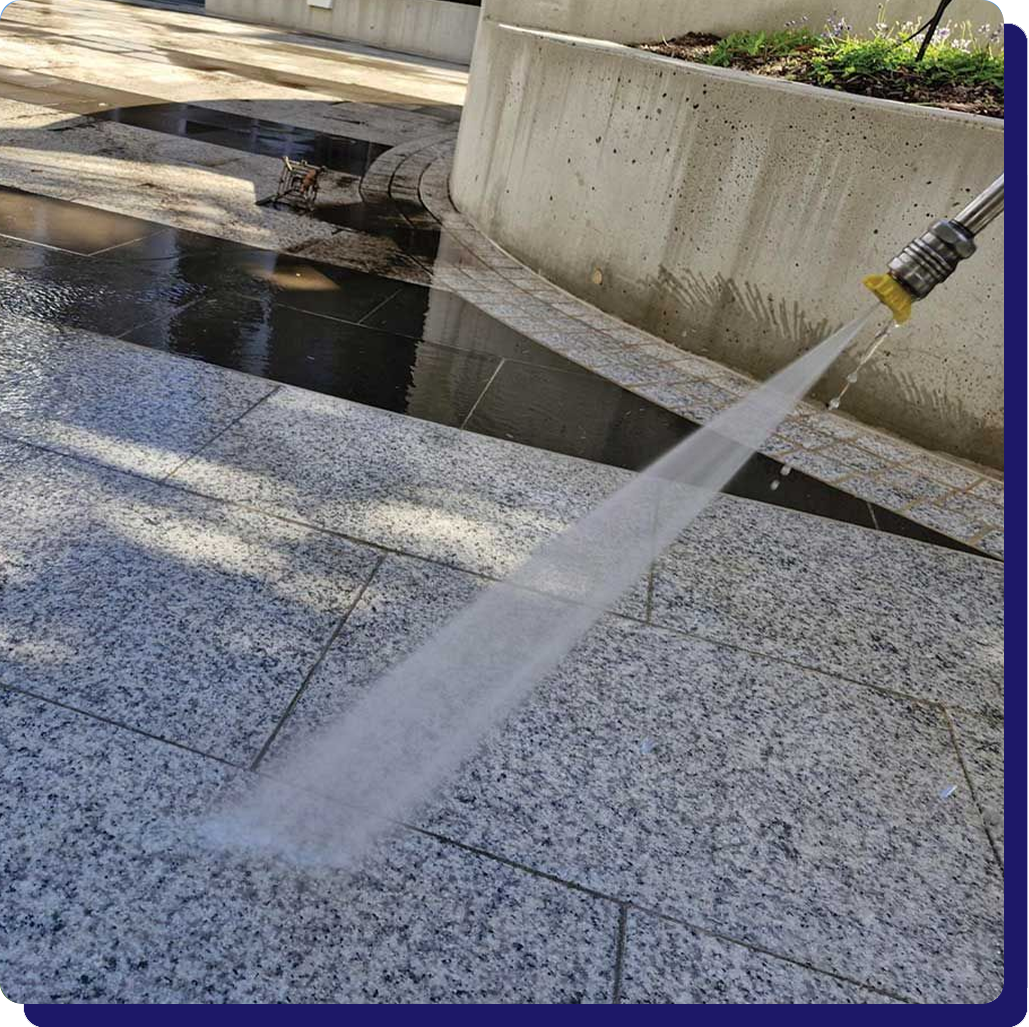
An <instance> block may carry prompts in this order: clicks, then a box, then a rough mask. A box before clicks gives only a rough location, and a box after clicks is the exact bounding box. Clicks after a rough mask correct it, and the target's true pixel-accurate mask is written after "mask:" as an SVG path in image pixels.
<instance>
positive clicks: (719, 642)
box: [0, 386, 1004, 722]
mask: <svg viewBox="0 0 1029 1027" xmlns="http://www.w3.org/2000/svg"><path fill="white" fill-rule="evenodd" d="M281 387H282V386H280V388H281ZM255 405H256V404H255ZM0 437H3V438H5V439H7V440H8V441H10V442H14V443H17V444H18V445H21V446H25V447H26V448H29V449H36V450H40V451H42V452H45V453H49V454H51V455H52V456H56V457H58V458H61V459H65V460H73V461H75V462H76V463H81V464H85V465H87V466H90V467H97V468H100V469H101V470H104V471H106V472H108V473H111V474H124V475H126V476H127V477H130V478H133V479H135V480H137V481H142V482H147V483H149V484H151V485H156V486H160V487H163V488H169V489H173V490H175V491H177V492H182V493H184V494H186V495H191V496H195V497H196V498H198V499H204V500H207V501H208V502H214V503H219V504H221V505H223V506H229V507H233V508H235V509H239V510H243V511H246V512H247V513H253V514H258V515H260V516H262V517H267V518H268V519H270V520H275V521H279V522H280V523H283V524H289V525H292V526H293V527H299V528H306V529H307V530H308V531H317V532H319V533H320V534H323V535H327V536H329V537H332V538H336V539H339V540H341V541H343V542H348V543H350V544H351V545H355V546H360V547H363V548H366V549H372V550H375V551H377V552H381V553H384V554H385V555H387V556H397V557H400V558H402V559H406V560H417V561H420V562H421V563H428V564H432V565H433V566H435V567H442V568H444V569H446V570H452V571H456V572H458V573H460V574H466V575H468V576H470V577H474V578H478V579H480V580H482V581H487V582H495V583H501V582H504V581H505V580H506V579H505V578H500V577H497V576H496V575H492V574H488V573H486V572H484V571H478V570H473V569H471V568H469V567H463V566H461V565H459V564H454V563H447V562H446V561H444V560H440V559H437V558H436V557H432V556H424V555H421V554H419V553H415V552H411V551H410V550H405V549H397V548H396V547H394V546H390V545H387V544H386V543H382V542H371V541H369V540H367V539H362V538H360V537H358V536H356V535H349V534H347V533H346V532H342V531H337V530H335V529H333V528H327V527H324V526H320V525H317V524H311V523H309V522H308V521H303V520H300V519H298V518H295V517H287V516H286V515H284V514H281V513H277V512H275V511H274V510H269V509H267V508H265V507H262V506H260V505H255V504H253V503H247V502H244V501H242V500H238V499H227V498H225V497H224V496H218V495H213V494H211V493H208V492H202V491H200V490H199V489H196V488H192V487H190V486H188V485H186V484H184V483H182V482H180V481H177V480H175V479H172V478H167V477H166V478H162V479H158V478H152V477H150V476H148V475H145V474H142V473H140V472H138V471H130V470H125V469H123V468H120V467H111V466H110V465H108V464H104V463H101V462H100V461H98V460H95V459H92V458H91V457H84V456H79V455H77V454H74V453H65V452H62V451H61V450H58V449H53V448H52V447H49V446H43V445H40V444H39V443H37V442H28V441H26V440H25V439H22V438H18V437H17V436H12V435H8V434H6V433H3V432H0ZM190 459H193V458H192V457H191V458H190ZM812 516H814V515H812ZM858 527H860V526H858ZM863 530H866V531H870V530H871V529H869V528H865V529H863ZM905 541H906V542H908V543H917V541H918V540H917V539H906V540H905ZM920 544H926V543H920ZM933 548H935V549H939V547H938V546H934V547H933ZM948 552H949V550H948ZM957 555H959V556H969V557H972V558H973V559H976V560H978V559H981V558H980V557H977V556H973V555H972V554H970V553H959V554H957ZM530 591H531V590H530ZM541 594H544V595H546V594H547V593H541ZM551 598H560V597H559V596H551ZM604 616H610V617H615V618H617V619H619V620H622V621H627V622H628V623H630V624H638V625H640V626H641V627H645V628H650V629H652V630H656V631H667V632H669V633H670V634H673V635H675V636H677V637H679V638H687V639H693V640H695V641H699V642H703V643H705V644H707V645H712V646H720V647H722V648H725V649H734V650H738V651H740V652H744V653H748V654H749V655H751V656H755V657H758V658H760V659H763V660H770V661H772V662H775V663H781V664H783V665H785V666H788V667H794V668H796V669H797V670H802V671H806V672H808V673H812V674H818V675H820V676H821V677H824V678H828V679H830V680H832V681H842V682H844V683H846V684H849V685H853V686H855V687H858V688H863V689H867V690H869V691H871V692H874V693H876V694H878V695H884V696H886V697H887V698H890V699H900V700H903V701H905V702H909V703H915V704H917V705H919V706H925V707H929V708H932V709H934V710H936V711H937V712H938V711H939V710H941V709H942V708H943V705H944V704H943V703H942V701H940V700H938V699H926V698H924V697H921V696H917V695H913V694H910V693H907V692H900V691H896V690H894V689H889V688H885V687H883V686H882V685H873V684H871V683H870V682H867V681H861V680H859V679H857V678H852V677H848V676H846V675H844V674H840V673H837V672H836V671H831V670H826V669H824V668H821V667H816V666H812V665H810V664H805V663H801V662H799V661H797V660H792V659H790V658H788V657H784V656H776V655H773V654H771V653H765V652H761V651H760V650H757V649H751V648H749V647H747V646H745V645H741V644H740V643H737V642H729V641H726V640H725V639H720V638H712V637H709V636H707V635H703V634H700V633H698V632H690V631H684V630H683V629H681V628H677V627H674V626H672V625H667V624H662V623H660V622H657V621H651V622H650V623H648V622H647V621H645V620H642V619H641V618H639V617H632V616H629V615H628V614H624V613H618V612H617V611H615V610H613V609H607V610H605V611H604ZM950 705H951V707H952V708H953V709H956V710H959V711H960V712H962V713H968V714H970V715H971V716H975V717H979V718H980V719H986V720H991V721H998V722H1003V719H1004V718H1003V715H1001V714H994V713H992V712H989V711H987V712H981V711H977V710H974V709H969V708H968V707H965V706H960V705H957V704H950Z"/></svg>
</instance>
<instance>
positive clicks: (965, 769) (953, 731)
mask: <svg viewBox="0 0 1029 1027" xmlns="http://www.w3.org/2000/svg"><path fill="white" fill-rule="evenodd" d="M943 714H944V717H945V719H946V721H947V730H948V732H949V734H950V740H951V744H952V745H953V746H954V751H955V753H956V755H957V758H958V763H959V764H960V766H961V771H962V773H963V774H964V775H965V781H966V783H967V784H968V790H969V792H970V793H971V796H972V801H973V802H974V803H975V808H976V810H977V811H978V813H979V822H980V827H982V829H983V833H984V834H985V835H986V840H987V841H988V842H989V844H990V849H991V851H992V852H993V858H994V859H995V860H996V861H997V866H998V867H1000V872H1001V877H1003V876H1004V858H1003V856H1002V855H1001V852H1000V847H999V845H998V844H997V842H996V840H995V839H994V837H993V832H992V831H991V830H990V825H989V824H988V823H987V822H986V807H985V805H984V804H983V802H982V800H981V799H980V797H979V789H978V788H977V787H976V784H975V781H974V779H973V775H972V771H971V769H970V768H969V766H968V762H967V761H966V759H965V754H964V753H963V752H962V751H961V740H960V739H959V738H958V731H957V724H956V723H955V722H954V717H953V714H952V713H951V710H950V707H948V706H944V708H943ZM1001 731H1002V732H1003V724H1002V725H1001Z"/></svg>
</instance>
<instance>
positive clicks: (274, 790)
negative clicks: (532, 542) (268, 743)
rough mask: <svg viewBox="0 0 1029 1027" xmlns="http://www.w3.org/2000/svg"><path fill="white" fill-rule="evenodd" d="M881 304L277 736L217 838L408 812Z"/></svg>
mask: <svg viewBox="0 0 1029 1027" xmlns="http://www.w3.org/2000/svg"><path fill="white" fill-rule="evenodd" d="M881 309H882V308H881V307H880V306H879V305H878V304H877V305H876V306H875V308H874V309H872V310H870V311H869V312H868V313H866V314H865V315H863V316H862V317H859V318H857V319H856V320H854V321H852V322H851V323H850V324H849V325H846V326H845V327H844V328H841V329H840V330H839V331H838V332H836V333H835V334H834V335H832V336H830V337H829V338H828V339H826V340H825V341H823V342H822V343H820V344H819V345H818V346H816V347H815V348H814V349H812V350H811V351H809V352H808V353H806V354H805V355H804V356H802V357H800V358H799V359H798V360H796V361H795V362H794V363H792V364H790V365H789V367H787V368H785V369H784V370H782V371H780V372H779V373H778V374H777V375H775V376H774V377H773V378H772V379H770V380H769V381H768V382H767V383H766V384H765V385H764V386H762V387H761V388H760V389H758V390H756V391H755V392H754V393H752V394H751V395H749V396H748V397H746V398H745V399H743V400H741V401H740V402H739V403H737V404H735V405H734V406H732V407H730V408H728V409H727V410H725V411H724V412H723V413H721V414H720V415H719V416H718V417H716V418H715V419H714V420H713V421H711V422H710V423H709V424H708V425H707V426H706V427H705V428H703V429H702V430H700V431H698V432H696V433H694V434H693V435H690V436H689V437H688V438H687V439H685V440H684V441H683V442H681V443H680V444H679V445H677V446H676V447H675V448H673V449H672V450H670V451H669V452H668V453H666V454H665V455H664V456H663V457H661V458H660V459H659V460H657V461H656V462H655V463H654V464H652V465H651V466H650V467H649V468H647V469H646V470H645V471H643V472H642V473H640V474H638V475H637V476H636V477H635V478H634V479H633V480H632V481H631V482H629V484H627V485H625V486H624V487H623V488H621V489H619V490H618V491H617V492H615V493H614V494H612V495H611V496H609V497H608V498H607V499H606V500H605V501H604V502H603V503H601V504H600V505H599V506H598V507H597V508H596V509H594V510H593V511H591V512H590V513H588V514H586V515H585V516H584V517H583V518H582V519H581V520H579V521H577V522H576V523H575V524H572V525H571V526H570V527H569V528H567V529H566V530H565V531H564V532H562V533H561V534H560V535H558V536H556V537H555V538H553V539H550V540H549V541H547V542H545V543H544V544H543V545H542V546H541V547H540V548H539V549H538V550H537V551H536V552H535V553H534V554H533V555H532V556H531V557H529V559H528V560H527V561H526V562H525V563H524V564H523V565H522V566H521V567H520V568H519V569H518V570H517V571H515V572H514V573H513V574H512V575H511V576H510V577H509V578H508V579H507V580H505V581H502V582H498V583H496V584H493V585H491V586H490V587H489V588H487V589H486V590H485V591H484V592H482V593H481V594H480V595H479V597H478V598H477V599H476V600H475V601H474V602H473V603H471V604H470V605H469V606H467V607H466V608H465V609H463V610H462V611H460V612H459V613H458V614H457V615H456V616H455V617H453V618H452V619H451V620H450V621H449V622H448V623H447V624H446V625H445V626H444V627H443V628H442V629H441V630H440V631H439V632H438V633H437V634H436V635H435V636H433V637H432V638H430V639H429V640H428V641H427V642H425V643H424V644H423V645H422V646H421V647H420V648H418V649H416V650H415V651H414V652H413V653H412V654H411V655H409V656H408V657H407V658H406V659H404V660H403V661H402V662H400V663H399V664H397V665H396V666H395V667H393V668H392V669H391V670H389V671H388V672H387V673H386V674H385V675H384V676H383V677H382V678H380V679H379V680H378V681H376V682H374V683H372V684H371V685H370V687H369V688H368V689H367V691H366V693H365V694H364V696H363V698H361V699H360V700H359V701H357V702H356V703H355V704H354V705H353V707H352V708H351V709H350V710H349V711H348V712H347V713H345V714H344V715H343V716H342V717H340V718H339V719H338V720H336V721H335V722H333V723H330V724H328V725H326V726H325V727H324V728H323V729H322V730H321V731H320V733H318V734H316V735H315V736H314V737H313V738H311V739H308V740H306V741H304V742H303V743H302V744H301V745H300V746H298V747H295V748H294V749H293V750H292V751H290V752H287V753H286V754H285V757H284V758H283V760H282V762H277V763H276V766H275V771H274V774H275V778H277V779H279V781H284V782H288V783H289V785H291V786H294V787H295V791H292V790H291V791H289V792H287V791H285V790H284V789H283V787H282V785H281V784H279V783H278V781H274V780H271V779H270V778H269V779H261V780H260V781H259V782H258V783H257V784H256V786H255V787H254V789H253V791H252V792H251V793H250V794H248V795H247V796H246V797H245V798H243V799H242V800H237V801H234V802H233V804H232V805H231V808H229V809H227V810H226V811H224V812H222V813H221V814H219V815H218V817H217V818H216V820H215V821H213V822H212V824H210V825H209V829H208V832H207V833H208V834H209V836H211V837H212V839H213V840H215V841H217V842H219V843H228V844H239V845H244V846H247V847H254V846H256V847H259V848H267V849H270V850H271V851H273V852H276V853H278V854H281V855H283V856H285V857H287V858H290V859H293V860H298V861H301V862H314V863H319V864H328V865H330V866H349V865H353V863H354V861H355V860H356V859H358V858H359V857H360V856H361V854H362V853H363V852H364V851H365V849H366V847H367V846H368V844H369V843H370V842H371V841H372V840H373V839H374V837H375V836H376V835H377V834H378V833H379V832H380V831H382V830H384V829H385V828H387V827H388V826H390V824H391V823H395V822H396V821H398V820H402V819H404V818H407V817H409V816H410V815H411V814H412V813H413V812H414V811H415V810H416V808H417V807H418V806H419V804H420V803H422V802H423V801H424V800H426V799H427V798H428V797H429V796H430V795H431V793H432V792H433V790H434V789H435V788H436V787H437V786H438V785H439V784H440V782H441V781H442V780H443V779H444V778H445V777H446V776H447V775H449V774H451V773H452V772H453V771H454V770H455V769H456V768H457V767H458V765H459V764H460V763H461V761H462V760H463V759H465V757H467V756H468V755H469V754H470V753H471V752H472V751H473V750H474V749H475V747H476V745H477V744H478V743H479V742H480V741H481V740H482V739H483V737H484V736H485V735H486V733H487V732H488V731H489V730H490V729H491V728H493V727H494V726H495V725H496V724H498V723H499V722H500V720H501V719H502V718H503V717H505V716H506V715H507V714H509V713H510V712H511V711H512V709H513V708H514V707H515V706H516V705H517V704H518V703H520V702H521V701H522V700H524V699H525V698H526V696H527V695H528V693H529V691H530V690H531V689H532V688H533V686H534V685H536V684H537V683H538V682H539V681H540V680H541V679H543V678H544V677H546V676H547V675H548V674H550V673H551V672H552V671H553V670H554V669H555V668H556V667H557V666H558V664H559V663H560V662H561V661H562V660H563V659H564V658H565V656H567V655H568V653H569V651H570V650H571V649H572V647H573V646H574V645H575V644H576V643H577V642H579V640H580V639H581V638H582V637H583V636H584V635H585V634H586V632H587V631H588V630H589V629H590V628H591V627H592V626H593V625H594V624H595V623H596V622H597V621H598V620H599V619H600V618H601V617H602V616H603V615H604V613H605V612H606V611H607V610H609V609H611V607H612V606H614V604H615V603H616V601H617V600H618V598H619V596H621V595H622V593H623V592H625V591H627V590H628V589H629V588H631V587H632V586H633V585H635V584H636V583H637V582H638V581H639V580H640V578H642V577H643V576H644V575H645V574H646V572H647V570H648V568H649V567H650V565H651V564H652V563H653V561H654V559H655V557H656V556H657V555H659V554H660V553H661V552H662V551H663V550H664V549H665V548H666V547H667V546H668V545H670V544H671V543H672V542H673V541H674V540H675V539H676V538H677V537H678V536H679V535H680V534H681V533H682V531H683V529H684V528H686V527H687V526H688V525H689V524H690V523H691V522H692V521H693V520H694V519H695V518H696V517H697V515H698V514H700V513H701V511H702V510H703V509H704V508H705V507H706V506H707V505H708V504H709V503H710V502H711V501H712V500H713V499H714V498H715V496H716V495H717V494H718V492H719V490H721V489H722V488H723V487H724V486H725V485H726V484H727V483H728V482H729V480H730V479H731V478H732V477H733V475H735V474H736V473H737V471H739V470H740V468H741V467H742V466H743V464H744V463H745V462H746V461H747V460H748V459H749V457H750V456H751V455H752V453H753V451H754V450H755V449H757V448H758V447H759V446H760V445H761V444H762V442H763V441H764V440H765V438H766V437H767V436H768V435H769V434H770V433H771V432H773V431H774V430H775V428H776V427H777V426H778V425H779V423H780V422H781V421H782V420H783V419H784V418H785V417H786V416H787V415H788V414H789V413H790V412H791V411H792V410H793V408H794V407H795V405H796V404H797V402H798V401H799V400H800V399H801V397H802V396H803V395H804V394H805V393H806V392H807V391H808V390H809V389H810V388H811V386H812V385H813V384H814V383H815V382H816V381H817V380H818V379H819V378H820V377H821V376H822V375H823V374H824V373H825V371H826V370H827V369H828V368H829V366H830V365H831V364H832V363H833V361H835V360H836V358H837V357H839V356H840V354H841V353H843V351H844V350H845V349H846V348H847V347H848V346H849V345H850V344H851V342H853V340H854V338H855V337H856V336H857V334H858V333H859V332H860V331H861V329H862V328H863V327H864V326H865V325H866V324H867V323H868V322H870V321H871V320H872V319H873V318H874V317H875V316H876V315H877V314H878V313H879V312H880V310H881Z"/></svg>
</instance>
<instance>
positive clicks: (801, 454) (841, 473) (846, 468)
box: [783, 449, 856, 481]
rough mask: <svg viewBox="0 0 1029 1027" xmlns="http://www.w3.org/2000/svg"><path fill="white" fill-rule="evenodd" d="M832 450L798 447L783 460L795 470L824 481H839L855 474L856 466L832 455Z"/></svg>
mask: <svg viewBox="0 0 1029 1027" xmlns="http://www.w3.org/2000/svg"><path fill="white" fill-rule="evenodd" d="M830 453H831V451H830V450H821V451H819V452H817V453H816V452H813V451H812V450H810V449H798V450H796V451H794V452H793V453H790V455H789V456H787V457H786V458H785V459H784V460H783V464H784V465H785V466H787V467H790V468H792V469H793V470H795V471H803V472H804V473H805V474H810V475H812V476H813V477H815V478H820V479H821V480H822V481H838V480H839V479H840V478H845V477H846V476H847V475H848V474H854V473H855V470H856V468H854V467H853V466H851V465H849V464H846V463H844V462H843V461H842V460H839V459H836V457H834V456H831V455H830Z"/></svg>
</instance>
